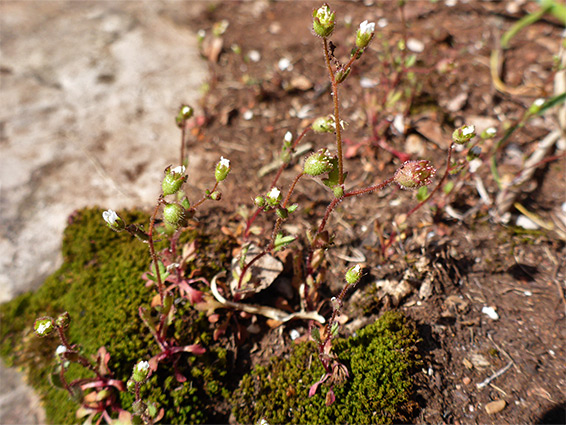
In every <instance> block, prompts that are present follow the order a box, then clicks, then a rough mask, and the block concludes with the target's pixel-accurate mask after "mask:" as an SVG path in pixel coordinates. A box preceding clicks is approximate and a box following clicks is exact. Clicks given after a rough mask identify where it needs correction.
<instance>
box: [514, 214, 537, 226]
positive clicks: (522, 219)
mask: <svg viewBox="0 0 566 425" xmlns="http://www.w3.org/2000/svg"><path fill="white" fill-rule="evenodd" d="M516 223H517V226H519V227H522V228H523V229H527V230H537V229H540V226H539V225H538V224H536V223H535V222H534V221H532V220H531V219H530V218H529V217H527V216H525V215H522V214H521V215H520V216H519V217H517V221H516Z"/></svg>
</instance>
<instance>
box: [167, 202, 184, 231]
mask: <svg viewBox="0 0 566 425" xmlns="http://www.w3.org/2000/svg"><path fill="white" fill-rule="evenodd" d="M184 218H185V209H184V208H183V207H182V206H180V205H179V204H167V205H165V207H164V208H163V219H164V220H165V221H166V222H167V223H169V224H171V225H173V226H177V225H179V224H181V223H182V221H183V220H184Z"/></svg>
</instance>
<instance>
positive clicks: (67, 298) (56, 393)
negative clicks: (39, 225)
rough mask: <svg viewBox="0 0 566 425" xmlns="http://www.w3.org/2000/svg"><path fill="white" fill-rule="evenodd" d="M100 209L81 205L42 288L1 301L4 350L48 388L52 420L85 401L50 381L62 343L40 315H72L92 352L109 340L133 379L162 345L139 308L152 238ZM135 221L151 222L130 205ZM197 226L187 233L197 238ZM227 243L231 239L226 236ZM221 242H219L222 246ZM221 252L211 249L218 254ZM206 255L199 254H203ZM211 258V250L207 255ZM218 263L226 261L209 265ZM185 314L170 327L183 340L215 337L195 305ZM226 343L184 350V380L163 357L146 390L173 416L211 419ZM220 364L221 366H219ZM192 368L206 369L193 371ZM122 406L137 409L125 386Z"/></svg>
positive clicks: (117, 366) (69, 418)
mask: <svg viewBox="0 0 566 425" xmlns="http://www.w3.org/2000/svg"><path fill="white" fill-rule="evenodd" d="M101 213H102V210H100V209H87V210H82V211H79V212H77V213H75V214H74V215H73V216H72V217H71V218H70V220H69V226H68V227H67V229H66V230H65V233H64V239H63V257H64V263H63V265H62V266H61V268H60V269H59V270H58V271H57V272H55V273H54V274H53V275H52V276H50V277H49V278H48V279H47V280H46V281H45V283H44V284H43V286H41V287H40V288H39V289H38V290H37V291H36V292H35V293H28V294H24V295H21V296H20V297H17V298H16V299H14V300H13V301H11V302H9V303H6V304H4V305H1V306H0V321H1V323H2V327H1V329H0V335H1V342H0V353H1V355H2V356H3V357H4V358H5V360H6V362H7V363H8V364H9V365H13V366H20V367H23V368H24V369H25V370H26V372H27V374H28V378H29V382H30V383H31V385H33V386H34V387H35V388H36V389H37V390H38V392H39V393H40V394H41V396H42V398H43V401H44V405H45V409H46V414H47V418H48V420H49V422H51V423H58V424H63V423H75V422H76V418H75V412H76V410H77V407H78V405H77V404H75V403H74V402H72V401H70V400H69V398H68V395H67V393H66V392H65V391H62V390H59V389H56V388H54V387H52V386H51V385H50V384H49V379H48V378H49V375H50V371H51V368H52V367H53V364H54V358H53V356H54V355H53V353H54V350H55V348H56V346H57V345H58V344H59V342H58V339H57V338H56V337H55V336H53V337H51V336H49V337H46V338H38V337H36V336H35V335H34V334H33V331H32V326H33V322H34V319H35V318H36V317H38V316H45V315H49V316H53V317H56V316H57V315H58V314H60V313H61V312H63V311H68V312H69V314H70V316H71V325H70V327H69V332H68V336H69V339H70V341H71V343H77V344H80V345H81V346H82V349H83V352H84V353H85V355H87V356H90V355H95V354H96V352H97V350H98V348H99V347H101V346H105V347H106V349H107V350H108V352H109V353H110V354H111V356H112V357H111V360H110V364H109V365H110V368H111V370H112V371H113V372H114V375H115V377H116V378H117V379H121V380H123V381H126V380H127V379H128V378H129V376H130V374H131V371H132V367H133V365H134V364H135V362H136V361H138V360H139V359H148V358H150V357H151V356H152V355H154V354H156V353H157V350H158V349H157V346H156V344H155V342H154V341H153V339H152V337H151V335H150V333H149V332H148V330H147V329H146V328H145V326H144V325H143V324H142V322H141V320H140V318H139V316H138V308H139V306H140V305H142V304H144V303H147V302H149V300H151V298H152V296H153V293H152V291H153V290H152V289H151V288H147V287H145V282H144V281H143V280H142V279H141V275H142V274H143V272H144V271H146V270H147V269H148V266H149V262H150V259H149V255H148V247H147V245H146V244H143V243H141V242H140V241H138V240H136V239H134V238H132V237H131V236H130V235H129V234H127V233H126V232H122V233H115V232H113V231H111V230H110V229H108V228H107V227H106V226H104V224H103V221H102V216H101ZM121 216H122V217H123V218H124V219H125V220H126V221H127V222H128V223H133V222H136V223H139V224H144V223H147V220H148V217H147V215H145V214H143V213H140V212H122V213H121ZM196 237H199V235H198V234H197V233H196V232H192V233H191V235H190V236H189V237H188V236H183V240H186V239H187V238H196ZM209 243H215V241H212V239H208V238H204V237H203V238H202V240H200V239H199V245H200V246H201V248H200V249H202V250H206V251H208V252H209V249H207V248H210V246H209V245H207V244H209ZM219 246H223V245H222V243H220V244H219ZM215 248H216V247H215V246H213V247H212V249H213V250H214V251H216V249H215ZM212 256H213V254H211V257H212ZM202 258H203V256H199V259H200V260H199V261H201V262H202ZM206 258H208V257H206ZM208 266H209V268H211V269H217V268H218V267H219V266H220V264H219V263H218V262H216V263H215V262H212V265H208ZM179 309H180V311H179V314H178V315H177V316H176V317H177V318H179V320H178V321H177V322H175V325H174V326H172V327H171V328H170V331H171V333H172V334H173V333H174V334H175V335H176V336H177V337H178V338H179V339H180V340H181V343H182V344H192V343H196V342H200V343H203V344H204V345H206V344H209V343H212V338H211V333H210V329H209V324H208V322H207V320H206V317H204V316H203V315H202V314H200V313H197V312H195V310H194V309H192V308H191V307H190V306H188V305H187V306H180V308H179ZM226 359H227V355H226V352H225V350H223V349H221V348H214V347H207V353H206V354H204V355H203V356H198V357H197V356H190V355H188V354H182V355H181V356H180V361H179V362H178V369H179V371H180V372H181V373H183V374H184V375H185V376H186V377H187V381H186V382H185V383H183V384H180V383H178V382H177V380H176V379H174V378H173V377H172V376H173V369H172V365H167V364H165V365H160V368H159V369H158V373H157V374H155V375H154V376H153V377H152V378H151V380H150V382H149V384H147V385H146V386H144V391H145V395H146V396H147V399H149V400H151V401H157V402H158V403H159V407H164V408H165V411H166V416H165V419H164V422H165V423H187V422H192V423H197V422H206V421H207V420H208V419H209V417H210V415H211V409H208V408H207V405H210V404H211V403H213V401H214V399H215V397H221V394H220V391H219V390H218V389H219V388H223V387H225V385H224V384H223V383H222V382H221V380H222V379H223V378H224V376H225V374H226V372H225V369H226V368H225V367H224V366H225V364H226V362H227V360H226ZM216 366H220V367H216ZM191 370H194V371H199V372H197V373H191ZM79 376H81V377H90V375H89V374H88V372H85V371H84V370H83V369H81V368H79V369H77V370H72V371H70V372H69V378H70V379H74V378H78V377H79ZM120 398H121V401H122V406H123V407H124V408H125V409H128V410H130V407H131V402H132V401H133V398H132V395H131V394H128V393H121V394H120Z"/></svg>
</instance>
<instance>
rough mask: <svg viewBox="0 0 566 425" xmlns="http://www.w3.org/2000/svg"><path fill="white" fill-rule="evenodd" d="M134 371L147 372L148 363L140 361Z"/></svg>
mask: <svg viewBox="0 0 566 425" xmlns="http://www.w3.org/2000/svg"><path fill="white" fill-rule="evenodd" d="M136 370H138V371H140V372H146V371H148V370H149V363H148V362H146V361H141V362H139V363H138V364H137V365H136Z"/></svg>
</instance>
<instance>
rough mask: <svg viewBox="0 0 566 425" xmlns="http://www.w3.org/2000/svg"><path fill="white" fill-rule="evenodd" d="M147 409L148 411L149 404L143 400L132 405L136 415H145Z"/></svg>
mask: <svg viewBox="0 0 566 425" xmlns="http://www.w3.org/2000/svg"><path fill="white" fill-rule="evenodd" d="M145 409H147V404H145V403H144V402H143V401H142V400H136V401H134V402H133V403H132V411H133V412H134V415H138V416H141V415H143V414H144V413H145Z"/></svg>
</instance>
